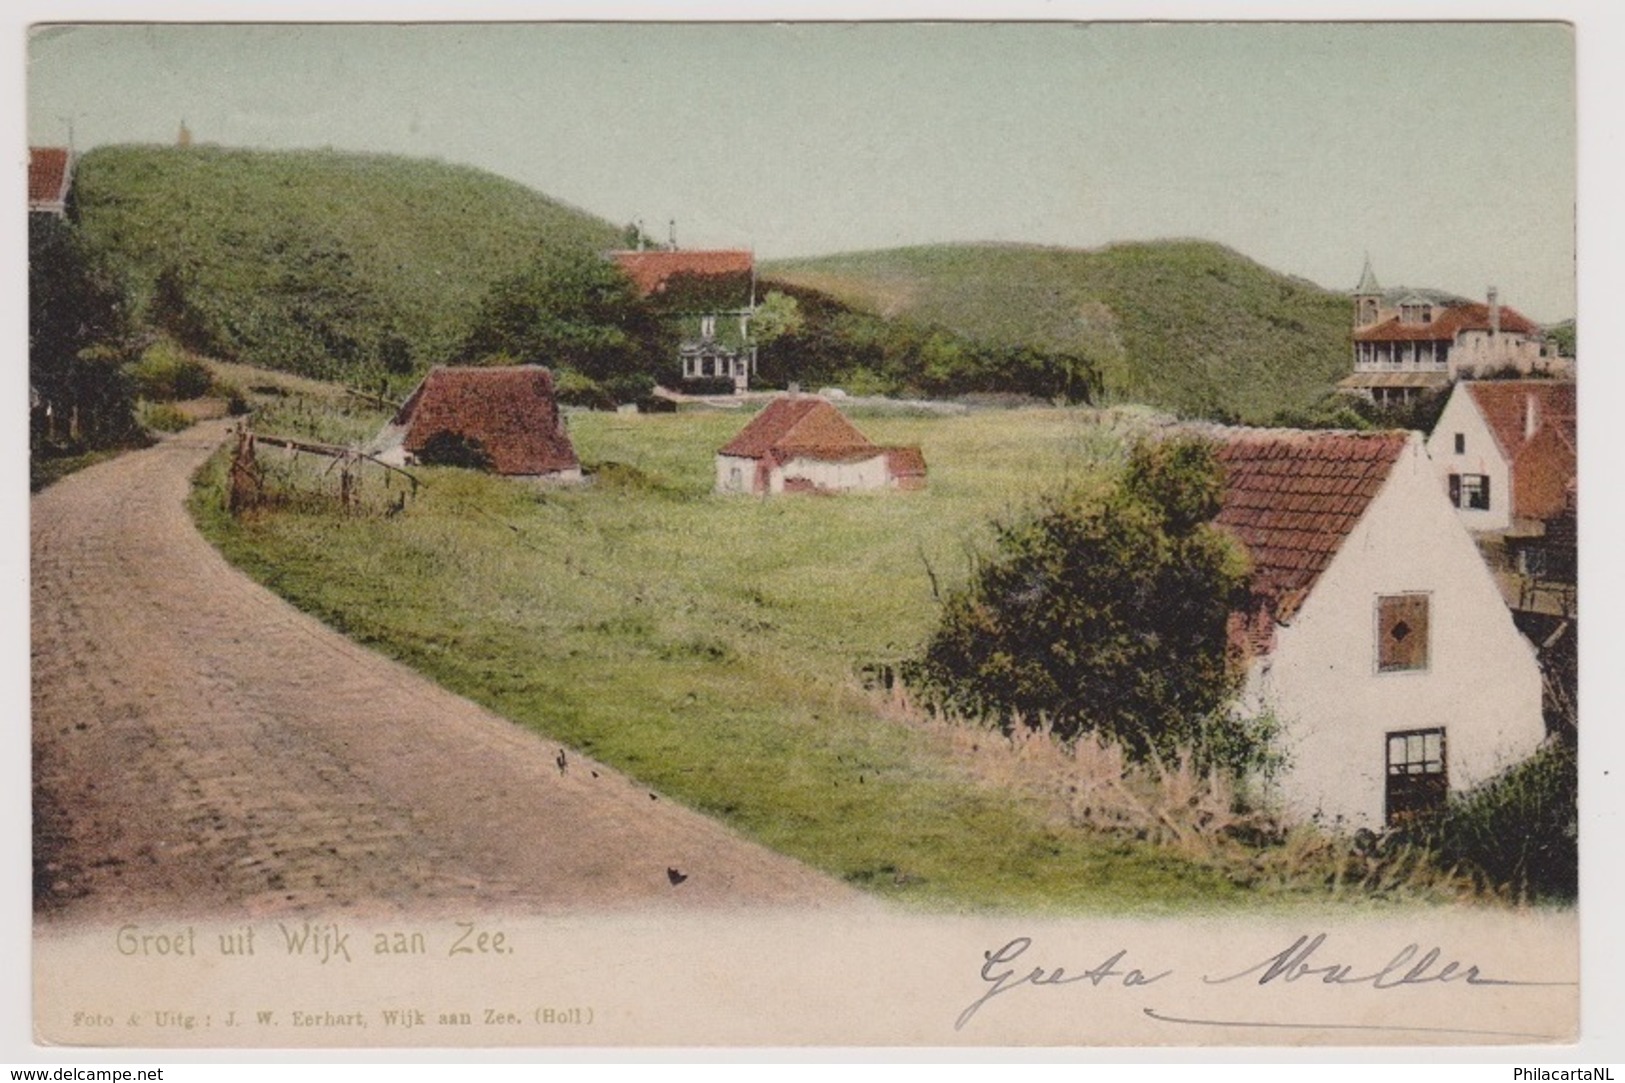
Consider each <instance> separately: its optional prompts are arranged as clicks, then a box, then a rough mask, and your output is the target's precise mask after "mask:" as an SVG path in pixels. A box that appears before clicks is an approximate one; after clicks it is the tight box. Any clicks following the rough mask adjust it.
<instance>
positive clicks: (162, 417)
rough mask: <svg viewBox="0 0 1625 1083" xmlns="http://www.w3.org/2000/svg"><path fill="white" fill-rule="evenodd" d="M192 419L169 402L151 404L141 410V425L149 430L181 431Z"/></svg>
mask: <svg viewBox="0 0 1625 1083" xmlns="http://www.w3.org/2000/svg"><path fill="white" fill-rule="evenodd" d="M191 424H192V419H191V418H190V417H187V416H186V415H185V414H183V413H182V412H181V411H180V410H178V409H176V408H175V407H174V406H171V405H170V404H169V403H167V402H160V403H156V404H149V405H147V406H146V407H145V408H144V409H142V411H141V425H142V427H143V428H145V429H147V431H149V432H180V431H181V430H182V429H185V428H188V427H190V426H191Z"/></svg>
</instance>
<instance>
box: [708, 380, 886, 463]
mask: <svg viewBox="0 0 1625 1083" xmlns="http://www.w3.org/2000/svg"><path fill="white" fill-rule="evenodd" d="M880 451H881V449H880V448H879V447H878V446H876V445H875V444H874V443H873V442H872V441H871V440H870V439H869V438H868V437H867V436H865V435H863V433H861V432H859V431H858V430H857V428H856V427H855V426H854V425H853V424H852V422H850V421H848V420H847V419H846V416H845V415H844V414H842V413H841V412H840V411H839V410H837V409H836V408H835V407H833V406H831V405H830V404H829V401H828V400H826V399H821V398H818V397H817V396H814V395H797V396H793V397H792V396H784V397H782V398H777V399H774V400H773V401H772V402H770V403H768V404H767V409H765V410H763V411H762V412H761V413H759V414H757V415H756V416H755V417H754V418H752V419H751V422H750V424H748V425H746V426H745V427H744V428H743V429H741V430H739V434H738V435H737V436H735V437H734V438H733V439H732V440H730V441H728V442H727V443H726V444H724V445H723V447H722V449H721V451H719V452H718V454H721V455H734V456H737V457H739V458H742V459H760V458H764V457H766V456H770V455H771V456H777V457H779V458H781V459H783V458H788V457H789V456H791V455H805V456H807V457H809V458H819V459H845V458H852V457H862V456H863V455H865V454H867V455H878V454H880Z"/></svg>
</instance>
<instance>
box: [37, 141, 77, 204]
mask: <svg viewBox="0 0 1625 1083" xmlns="http://www.w3.org/2000/svg"><path fill="white" fill-rule="evenodd" d="M72 173H73V156H72V154H71V153H70V152H69V151H68V148H67V147H29V148H28V209H29V210H31V211H36V210H39V211H44V210H60V209H61V208H62V204H63V203H64V202H65V201H66V200H67V198H68V185H69V182H70V181H71V180H72Z"/></svg>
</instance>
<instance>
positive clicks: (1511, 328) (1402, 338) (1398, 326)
mask: <svg viewBox="0 0 1625 1083" xmlns="http://www.w3.org/2000/svg"><path fill="white" fill-rule="evenodd" d="M1499 307H1500V309H1501V330H1502V331H1507V332H1511V333H1513V334H1520V335H1533V334H1538V333H1539V332H1540V328H1539V327H1537V326H1536V325H1535V324H1534V323H1533V322H1532V321H1531V320H1529V319H1528V318H1527V317H1525V316H1524V315H1523V313H1521V312H1519V311H1518V310H1517V309H1515V308H1508V307H1507V306H1506V305H1501V306H1499ZM1489 329H1490V306H1489V305H1485V304H1479V303H1477V302H1474V301H1469V302H1466V303H1464V304H1459V305H1451V306H1449V307H1448V308H1445V309H1442V310H1440V311H1439V313H1438V314H1437V315H1436V316H1434V318H1433V321H1432V322H1431V323H1401V322H1400V320H1399V317H1398V316H1395V317H1394V318H1393V319H1389V320H1384V321H1383V322H1382V323H1379V324H1377V325H1375V326H1373V327H1362V328H1359V329H1358V330H1356V331H1355V332H1354V341H1355V342H1428V341H1443V342H1454V341H1455V339H1456V335H1457V334H1458V333H1460V332H1462V331H1488V330H1489Z"/></svg>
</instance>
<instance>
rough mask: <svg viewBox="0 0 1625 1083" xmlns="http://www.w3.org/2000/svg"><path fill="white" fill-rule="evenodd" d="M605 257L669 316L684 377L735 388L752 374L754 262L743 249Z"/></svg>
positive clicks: (677, 250) (746, 382)
mask: <svg viewBox="0 0 1625 1083" xmlns="http://www.w3.org/2000/svg"><path fill="white" fill-rule="evenodd" d="M610 258H611V259H612V260H614V262H615V264H616V266H618V267H620V269H621V270H622V271H623V272H625V273H626V276H627V277H628V278H630V279H631V280H632V283H633V285H635V286H636V287H637V290H638V292H639V294H641V295H642V296H643V297H644V298H646V299H647V300H648V301H649V302H650V303H651V304H653V305H654V306H655V307H656V308H657V309H659V310H660V311H661V312H663V313H665V314H666V316H667V318H668V319H670V320H672V321H673V322H674V323H675V325H676V327H677V333H678V338H679V345H678V360H679V361H680V362H681V364H682V367H683V379H684V380H685V381H693V380H728V381H731V382H732V385H733V390H734V391H735V392H741V391H745V390H747V389H748V388H749V387H750V378H751V377H752V376H754V375H755V374H756V343H755V341H754V340H753V339H752V337H751V331H750V321H751V316H752V315H753V314H754V313H755V311H756V261H755V257H754V256H753V255H752V253H750V252H749V251H745V250H742V249H716V250H702V249H680V248H677V247H676V244H675V243H673V245H672V247H670V248H658V249H648V250H638V251H624V252H612V253H610Z"/></svg>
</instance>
